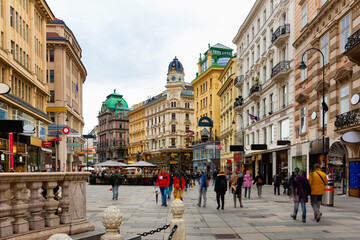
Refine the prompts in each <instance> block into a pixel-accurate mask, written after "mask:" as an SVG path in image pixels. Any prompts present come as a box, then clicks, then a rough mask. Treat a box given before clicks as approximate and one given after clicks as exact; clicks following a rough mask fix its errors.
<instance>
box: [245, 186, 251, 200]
mask: <svg viewBox="0 0 360 240" xmlns="http://www.w3.org/2000/svg"><path fill="white" fill-rule="evenodd" d="M248 190H249V198H250V192H251V187H245V198H246V194H247V191H248Z"/></svg>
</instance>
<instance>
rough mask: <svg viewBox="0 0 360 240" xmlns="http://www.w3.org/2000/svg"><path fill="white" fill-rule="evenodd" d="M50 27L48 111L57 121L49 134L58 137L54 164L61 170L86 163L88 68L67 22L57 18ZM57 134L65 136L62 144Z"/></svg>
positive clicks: (54, 121) (54, 137) (50, 136)
mask: <svg viewBox="0 0 360 240" xmlns="http://www.w3.org/2000/svg"><path fill="white" fill-rule="evenodd" d="M46 31H47V33H46V46H47V49H46V61H47V70H46V83H47V85H48V89H49V93H50V99H49V101H48V107H47V113H48V115H49V116H50V117H51V119H52V121H53V123H52V124H50V125H49V126H48V129H49V132H48V135H49V141H54V140H55V144H54V145H55V146H54V150H53V161H52V165H53V168H54V169H58V170H59V171H73V170H75V169H77V167H78V166H80V165H82V158H83V155H84V154H83V153H82V149H83V148H84V143H85V140H84V139H83V138H82V136H81V135H82V132H83V128H84V117H83V91H82V89H83V84H84V83H85V80H86V75H87V72H86V69H85V66H84V65H83V63H82V61H81V57H82V50H81V48H80V45H79V43H78V42H77V40H76V38H75V35H74V34H73V32H72V31H71V30H70V28H69V27H68V26H67V25H66V24H65V22H64V21H62V20H60V19H57V18H55V19H54V21H52V22H50V23H48V24H47V25H46ZM63 127H69V129H70V133H69V134H63V133H62V129H63ZM57 137H60V138H61V141H58V144H57V143H56V141H57V139H58V138H57ZM56 158H57V160H58V161H57V164H56V161H55V159H56Z"/></svg>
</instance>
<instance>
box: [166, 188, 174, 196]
mask: <svg viewBox="0 0 360 240" xmlns="http://www.w3.org/2000/svg"><path fill="white" fill-rule="evenodd" d="M172 191H173V186H169V187H168V189H167V196H168V199H170V198H171V193H172Z"/></svg>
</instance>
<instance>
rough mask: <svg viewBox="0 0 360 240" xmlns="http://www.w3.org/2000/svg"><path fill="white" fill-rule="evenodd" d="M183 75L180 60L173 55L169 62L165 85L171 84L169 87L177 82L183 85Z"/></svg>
mask: <svg viewBox="0 0 360 240" xmlns="http://www.w3.org/2000/svg"><path fill="white" fill-rule="evenodd" d="M184 76H185V73H184V68H183V66H182V64H181V62H180V61H179V60H178V59H177V58H176V57H175V58H174V60H172V61H171V62H170V64H169V68H168V73H167V79H166V81H167V84H166V85H167V86H168V85H171V87H174V85H177V84H179V83H181V85H183V84H184V83H185V80H184Z"/></svg>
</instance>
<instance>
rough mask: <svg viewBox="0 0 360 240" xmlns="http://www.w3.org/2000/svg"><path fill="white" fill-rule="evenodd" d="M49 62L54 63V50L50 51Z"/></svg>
mask: <svg viewBox="0 0 360 240" xmlns="http://www.w3.org/2000/svg"><path fill="white" fill-rule="evenodd" d="M49 61H50V62H54V50H49Z"/></svg>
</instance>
